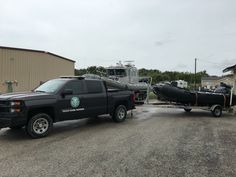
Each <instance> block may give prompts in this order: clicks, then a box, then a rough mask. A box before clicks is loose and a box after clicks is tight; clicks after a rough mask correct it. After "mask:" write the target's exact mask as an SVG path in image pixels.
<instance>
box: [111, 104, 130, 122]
mask: <svg viewBox="0 0 236 177" xmlns="http://www.w3.org/2000/svg"><path fill="white" fill-rule="evenodd" d="M126 115H127V109H126V107H125V106H124V105H119V106H117V107H116V109H115V111H114V113H113V116H112V119H113V120H114V121H115V122H123V121H124V120H125V119H126Z"/></svg>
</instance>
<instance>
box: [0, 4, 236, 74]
mask: <svg viewBox="0 0 236 177" xmlns="http://www.w3.org/2000/svg"><path fill="white" fill-rule="evenodd" d="M0 4H1V5H0V45H2V46H9V47H19V48H30V49H38V50H45V51H49V52H53V53H56V54H58V55H62V56H64V57H67V58H71V59H73V60H76V67H77V68H85V67H87V66H91V65H97V66H104V67H106V66H110V65H114V64H115V63H117V62H118V61H119V60H121V61H125V60H134V61H135V64H136V66H137V67H138V68H148V69H159V70H161V71H165V70H170V71H172V70H177V71H189V72H194V58H198V59H199V60H198V67H197V70H198V71H199V70H207V72H208V73H209V74H215V75H221V74H222V69H224V67H226V66H229V65H232V64H236V0H40V1H32V0H21V1H19V0H0Z"/></svg>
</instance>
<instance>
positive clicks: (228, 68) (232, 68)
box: [223, 65, 236, 73]
mask: <svg viewBox="0 0 236 177" xmlns="http://www.w3.org/2000/svg"><path fill="white" fill-rule="evenodd" d="M235 69H236V65H233V66H229V67H227V68H225V69H224V70H223V72H224V73H226V72H228V71H232V70H235Z"/></svg>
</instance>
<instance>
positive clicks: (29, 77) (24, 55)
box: [0, 48, 74, 93]
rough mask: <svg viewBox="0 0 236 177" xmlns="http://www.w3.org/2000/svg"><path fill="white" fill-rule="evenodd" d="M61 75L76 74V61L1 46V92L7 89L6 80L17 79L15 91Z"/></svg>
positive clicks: (33, 86)
mask: <svg viewBox="0 0 236 177" xmlns="http://www.w3.org/2000/svg"><path fill="white" fill-rule="evenodd" d="M61 75H74V63H73V62H71V61H68V60H65V59H62V58H59V57H56V56H53V55H50V54H47V53H40V52H31V51H23V50H14V49H1V48H0V93H4V92H6V91H7V84H5V81H17V83H18V84H17V85H16V84H13V89H14V91H28V90H32V89H33V88H35V87H36V86H38V85H39V83H40V81H46V80H49V79H53V78H57V77H59V76H61Z"/></svg>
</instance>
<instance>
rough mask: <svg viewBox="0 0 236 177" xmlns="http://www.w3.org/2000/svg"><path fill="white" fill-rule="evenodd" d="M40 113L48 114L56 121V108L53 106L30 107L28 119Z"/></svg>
mask: <svg viewBox="0 0 236 177" xmlns="http://www.w3.org/2000/svg"><path fill="white" fill-rule="evenodd" d="M38 113H45V114H48V115H49V116H50V117H51V118H52V120H53V122H54V121H55V115H54V109H53V108H52V107H42V108H34V109H30V110H29V112H28V120H29V119H30V118H31V117H33V116H34V115H36V114H38Z"/></svg>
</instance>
